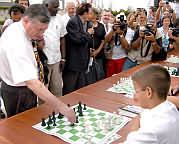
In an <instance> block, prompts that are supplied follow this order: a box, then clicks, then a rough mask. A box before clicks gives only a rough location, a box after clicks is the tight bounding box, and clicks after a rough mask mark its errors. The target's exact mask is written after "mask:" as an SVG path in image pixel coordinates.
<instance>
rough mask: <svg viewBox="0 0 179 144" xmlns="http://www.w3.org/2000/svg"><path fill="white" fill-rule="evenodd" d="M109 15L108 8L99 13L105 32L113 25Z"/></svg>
mask: <svg viewBox="0 0 179 144" xmlns="http://www.w3.org/2000/svg"><path fill="white" fill-rule="evenodd" d="M110 17H111V12H110V11H109V10H104V11H103V12H102V14H101V23H102V24H103V25H104V28H105V32H106V34H108V33H109V32H110V31H111V29H112V26H113V24H111V23H110Z"/></svg>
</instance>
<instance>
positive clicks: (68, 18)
mask: <svg viewBox="0 0 179 144" xmlns="http://www.w3.org/2000/svg"><path fill="white" fill-rule="evenodd" d="M62 17H63V22H64V26H65V28H66V26H67V24H68V21H69V20H70V17H69V15H68V13H66V14H64V15H63V16H62Z"/></svg>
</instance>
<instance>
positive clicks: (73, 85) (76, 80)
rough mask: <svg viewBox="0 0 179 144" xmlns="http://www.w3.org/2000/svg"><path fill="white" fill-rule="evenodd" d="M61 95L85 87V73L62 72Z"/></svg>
mask: <svg viewBox="0 0 179 144" xmlns="http://www.w3.org/2000/svg"><path fill="white" fill-rule="evenodd" d="M63 84H64V85H63V95H66V94H68V93H71V92H73V91H75V90H78V89H80V88H82V87H84V86H85V85H86V79H85V72H75V71H69V70H68V71H67V70H65V71H64V72H63Z"/></svg>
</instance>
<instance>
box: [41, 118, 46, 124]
mask: <svg viewBox="0 0 179 144" xmlns="http://www.w3.org/2000/svg"><path fill="white" fill-rule="evenodd" d="M41 126H46V123H45V118H42V124H41Z"/></svg>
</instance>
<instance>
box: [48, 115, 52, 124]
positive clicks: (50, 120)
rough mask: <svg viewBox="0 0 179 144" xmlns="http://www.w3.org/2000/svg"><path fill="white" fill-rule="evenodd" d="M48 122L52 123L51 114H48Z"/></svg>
mask: <svg viewBox="0 0 179 144" xmlns="http://www.w3.org/2000/svg"><path fill="white" fill-rule="evenodd" d="M48 123H49V124H52V123H53V121H52V118H51V115H49V116H48Z"/></svg>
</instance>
